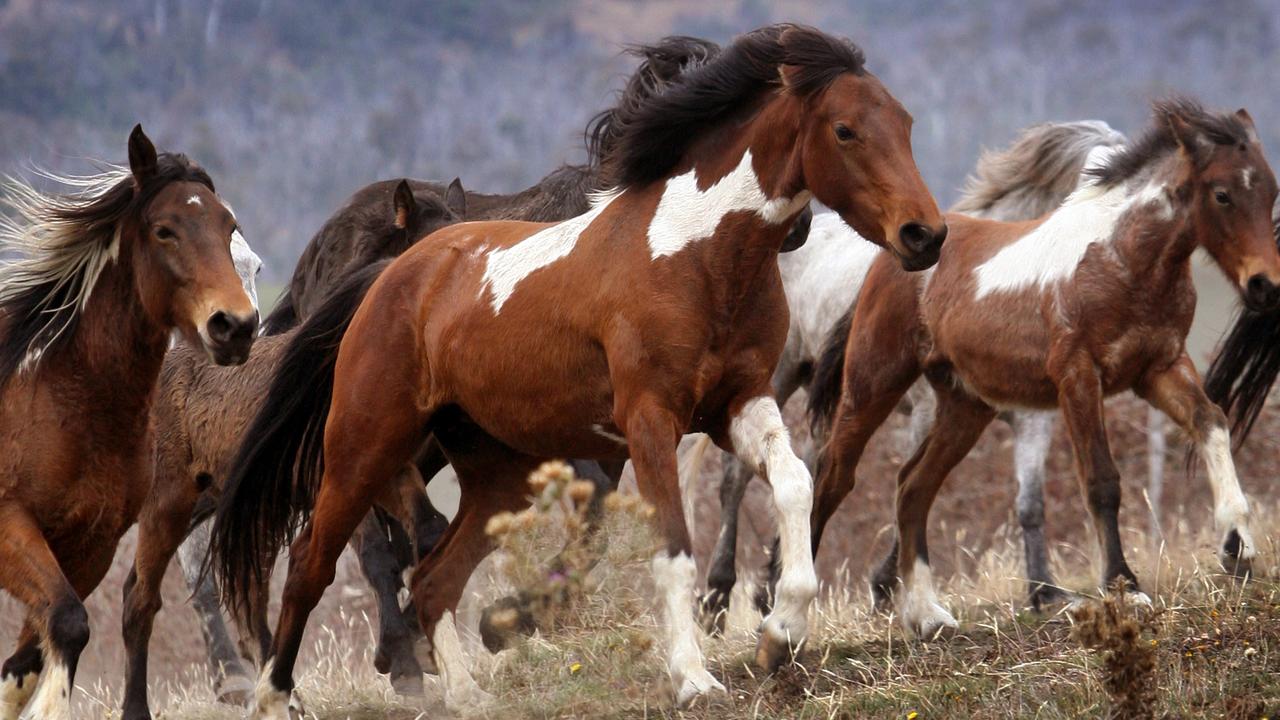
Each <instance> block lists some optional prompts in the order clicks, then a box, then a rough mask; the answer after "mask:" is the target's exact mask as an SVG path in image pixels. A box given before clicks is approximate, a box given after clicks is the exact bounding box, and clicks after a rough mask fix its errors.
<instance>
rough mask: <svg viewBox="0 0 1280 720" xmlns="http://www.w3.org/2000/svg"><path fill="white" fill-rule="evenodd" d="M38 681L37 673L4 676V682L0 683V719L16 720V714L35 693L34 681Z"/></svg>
mask: <svg viewBox="0 0 1280 720" xmlns="http://www.w3.org/2000/svg"><path fill="white" fill-rule="evenodd" d="M39 681H40V675H39V674H38V673H27V674H26V675H23V676H21V677H19V676H17V675H11V676H8V677H6V678H5V679H4V682H2V683H0V720H18V714H19V713H21V712H22V708H24V707H26V705H27V701H28V700H30V699H31V696H32V695H34V694H35V692H36V683H38V682H39Z"/></svg>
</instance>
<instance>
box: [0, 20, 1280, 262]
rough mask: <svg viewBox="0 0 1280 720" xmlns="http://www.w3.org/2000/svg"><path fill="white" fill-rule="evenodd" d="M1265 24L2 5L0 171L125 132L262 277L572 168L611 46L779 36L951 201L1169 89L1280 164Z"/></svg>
mask: <svg viewBox="0 0 1280 720" xmlns="http://www.w3.org/2000/svg"><path fill="white" fill-rule="evenodd" d="M1277 10H1280V3H1276V2H1268V1H1267V0H1232V1H1231V2H1228V3H1203V2H1190V1H1179V0H1138V1H1134V2H1125V3H1114V2H1106V1H1102V0H1087V1H1083V2H1071V3H1065V2H1052V1H1050V0H1016V1H1002V0H943V1H941V2H938V1H930V2H925V1H914V0H913V1H905V0H790V1H789V2H786V3H769V2H765V1H764V0H729V1H726V2H699V3H691V2H675V1H671V0H657V1H655V2H640V1H639V0H600V1H592V0H489V1H486V2H470V1H468V0H432V1H426V0H423V1H414V0H381V1H374V0H309V1H308V2H287V1H286V0H0V171H3V172H7V173H10V174H13V173H21V172H24V170H25V169H26V168H28V167H30V166H31V165H36V166H40V167H46V168H50V169H55V170H61V171H75V170H78V171H84V170H85V169H87V166H86V164H85V161H84V159H85V158H87V157H94V158H102V159H105V160H110V161H115V162H121V161H122V160H123V157H124V146H125V138H126V136H127V134H128V132H129V129H130V127H131V126H132V125H133V124H134V123H135V122H142V123H143V125H144V127H146V128H147V130H148V132H149V133H150V134H151V135H152V137H153V138H155V139H156V140H157V141H158V143H159V144H160V145H161V147H162V148H171V149H177V150H182V151H184V152H187V153H188V154H190V155H192V156H193V157H195V158H196V159H197V160H198V161H200V162H201V163H202V164H204V165H205V166H206V167H208V168H209V170H210V171H211V172H212V174H213V176H214V179H215V181H216V182H217V184H218V187H219V189H220V191H221V192H222V194H223V195H224V196H225V197H226V198H227V199H228V200H229V201H230V202H231V203H232V204H233V205H234V206H235V207H236V209H237V212H238V214H239V216H240V219H241V221H242V224H243V226H244V227H245V229H246V231H247V235H248V236H249V240H250V242H251V243H252V244H253V245H254V246H255V248H256V249H257V250H258V251H259V253H260V254H261V255H263V257H264V258H265V259H266V261H267V269H266V273H267V275H268V277H269V278H272V279H275V280H277V281H278V280H280V279H282V278H287V277H288V275H289V274H290V272H291V270H292V267H293V263H294V260H295V259H296V257H297V255H298V253H299V251H300V250H301V248H302V246H303V244H305V242H306V241H307V240H308V239H309V237H310V235H311V233H312V232H313V231H314V230H315V229H316V228H317V227H319V225H320V224H321V223H322V222H323V220H324V219H325V218H326V217H327V216H328V215H329V214H330V213H331V212H332V211H333V210H334V209H336V207H337V206H338V205H339V204H340V203H341V202H342V200H343V199H344V198H345V197H347V196H348V195H349V194H350V193H351V192H352V191H354V190H355V189H357V188H358V187H360V186H361V185H362V184H364V183H366V182H369V181H371V180H374V179H378V178H387V177H397V176H405V175H409V176H415V177H421V178H432V179H445V180H447V179H449V178H451V177H453V176H455V175H457V176H461V177H462V180H463V182H464V184H465V185H466V186H467V187H468V188H470V189H478V190H487V191H510V190H515V189H518V188H521V187H524V186H525V185H527V184H529V183H531V182H533V181H534V180H536V179H537V178H539V177H541V176H542V175H543V174H545V173H546V172H547V171H548V170H550V169H552V168H553V167H554V166H556V165H557V164H559V163H562V162H574V161H580V160H581V159H582V157H583V151H582V142H581V132H582V128H583V126H584V125H585V123H586V121H587V119H588V118H589V117H590V116H591V114H592V113H594V112H595V111H597V110H599V109H601V108H603V107H605V106H607V105H608V104H609V103H610V101H611V93H612V92H613V91H614V90H615V89H616V88H617V87H618V86H620V84H621V81H622V79H623V77H625V74H626V73H627V72H628V71H629V69H630V63H629V61H628V60H627V59H626V58H625V57H622V56H620V55H619V52H620V50H621V48H622V47H623V46H624V45H625V44H626V43H637V42H645V41H651V40H654V39H657V38H659V37H661V36H663V35H667V34H672V33H681V34H692V35H702V36H708V37H711V38H714V39H716V40H719V41H721V42H723V41H726V40H728V39H730V38H731V37H732V36H733V35H734V34H736V33H739V32H742V31H744V30H748V29H751V28H753V27H756V26H759V25H762V24H765V23H769V22H774V21H779V20H794V21H798V22H805V23H810V24H813V25H816V26H818V27H820V28H823V29H824V30H827V31H829V32H832V33H838V34H843V35H847V36H849V37H851V38H852V39H854V40H855V41H856V42H858V43H860V44H861V45H862V46H863V47H864V48H865V49H866V51H867V55H868V58H869V64H870V67H871V68H872V70H873V71H874V72H876V73H877V74H879V75H880V76H881V77H882V78H883V79H884V80H885V81H886V83H887V84H888V86H889V88H890V89H891V90H892V91H893V92H894V93H895V94H896V95H897V96H898V97H899V98H900V99H901V100H902V101H903V102H904V103H905V104H906V106H907V108H908V109H909V110H910V111H911V112H912V113H913V114H914V116H915V118H916V125H915V147H916V158H917V161H918V162H919V164H920V166H921V167H922V168H923V170H924V172H925V177H926V179H927V180H928V181H929V183H930V186H931V188H932V189H933V191H934V192H935V193H936V194H937V195H938V197H939V199H940V200H941V201H942V202H943V203H944V204H947V203H950V202H951V200H953V199H954V197H955V190H956V188H957V187H958V186H959V185H960V183H961V182H962V180H963V178H964V175H965V173H966V172H967V171H968V170H969V168H971V167H972V165H973V163H974V160H975V159H976V157H977V155H978V152H979V151H980V149H981V148H982V147H994V146H998V145H1001V144H1003V143H1005V142H1007V141H1008V140H1009V138H1010V137H1011V135H1012V134H1013V133H1014V132H1015V131H1016V130H1017V129H1019V128H1021V127H1023V126H1025V125H1028V124H1030V123H1033V122H1037V121H1043V120H1072V119H1080V118H1101V119H1104V120H1106V121H1107V122H1109V123H1111V124H1112V125H1114V126H1115V127H1117V128H1118V129H1121V130H1123V131H1125V132H1127V133H1130V134H1134V133H1136V132H1139V131H1140V130H1141V128H1142V126H1143V124H1144V123H1145V122H1146V117H1147V107H1146V106H1147V102H1148V101H1149V100H1150V99H1152V98H1154V97H1159V96H1161V95H1163V94H1166V93H1168V92H1170V91H1180V92H1184V93H1187V94H1190V95H1194V96H1196V97H1198V98H1200V99H1201V100H1202V101H1204V102H1205V103H1207V104H1209V105H1213V106H1220V107H1228V108H1234V107H1237V106H1242V105H1243V106H1247V107H1248V108H1249V109H1250V111H1251V112H1252V113H1253V115H1254V117H1255V118H1256V119H1257V121H1258V125H1259V129H1260V130H1261V132H1262V135H1263V141H1264V143H1266V144H1267V145H1268V146H1269V147H1272V148H1275V147H1278V146H1280V92H1277V90H1276V88H1277V84H1276V82H1275V80H1274V78H1275V74H1276V72H1277V70H1278V69H1280V19H1278V18H1277V15H1278V13H1277Z"/></svg>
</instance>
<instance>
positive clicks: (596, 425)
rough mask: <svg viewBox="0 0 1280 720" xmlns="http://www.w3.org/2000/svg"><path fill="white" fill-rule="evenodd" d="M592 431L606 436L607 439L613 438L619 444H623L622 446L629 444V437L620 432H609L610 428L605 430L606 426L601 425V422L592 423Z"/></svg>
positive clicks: (603, 436)
mask: <svg viewBox="0 0 1280 720" xmlns="http://www.w3.org/2000/svg"><path fill="white" fill-rule="evenodd" d="M591 432H593V433H595V434H597V435H599V436H600V437H602V438H605V439H606V440H612V441H614V442H616V443H618V444H619V445H621V446H622V447H626V446H627V439H626V438H625V437H623V436H621V435H619V434H618V433H615V432H609V431H608V430H605V428H604V426H603V425H601V424H600V423H592V424H591Z"/></svg>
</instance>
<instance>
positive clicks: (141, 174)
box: [129, 124, 156, 187]
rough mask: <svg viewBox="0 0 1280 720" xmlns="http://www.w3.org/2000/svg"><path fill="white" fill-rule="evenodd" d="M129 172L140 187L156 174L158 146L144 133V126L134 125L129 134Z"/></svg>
mask: <svg viewBox="0 0 1280 720" xmlns="http://www.w3.org/2000/svg"><path fill="white" fill-rule="evenodd" d="M129 171H130V172H131V173H133V182H134V184H135V185H137V186H138V187H142V184H143V183H144V182H146V181H147V180H150V179H151V177H152V176H154V175H155V174H156V146H155V145H153V144H151V138H149V137H147V134H146V133H144V132H142V125H140V124H139V125H134V126H133V132H131V133H129Z"/></svg>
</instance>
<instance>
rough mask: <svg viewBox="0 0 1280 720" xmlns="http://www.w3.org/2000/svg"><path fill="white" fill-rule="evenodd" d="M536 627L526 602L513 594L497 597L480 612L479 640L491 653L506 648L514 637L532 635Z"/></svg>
mask: <svg viewBox="0 0 1280 720" xmlns="http://www.w3.org/2000/svg"><path fill="white" fill-rule="evenodd" d="M537 629H538V624H537V622H535V621H534V619H533V614H532V613H530V612H529V608H528V603H526V602H523V601H521V599H520V598H518V597H515V596H511V595H508V596H507V597H504V598H499V599H498V600H497V601H496V602H494V603H493V604H492V605H490V606H489V607H487V608H485V609H484V612H482V613H481V614H480V640H481V641H482V642H484V646H485V648H486V649H488V650H489V652H491V653H498V652H501V651H503V650H505V649H507V648H508V647H510V646H511V643H512V642H514V641H515V639H516V638H518V637H527V636H529V635H532V634H533V633H534V631H535V630H537Z"/></svg>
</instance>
